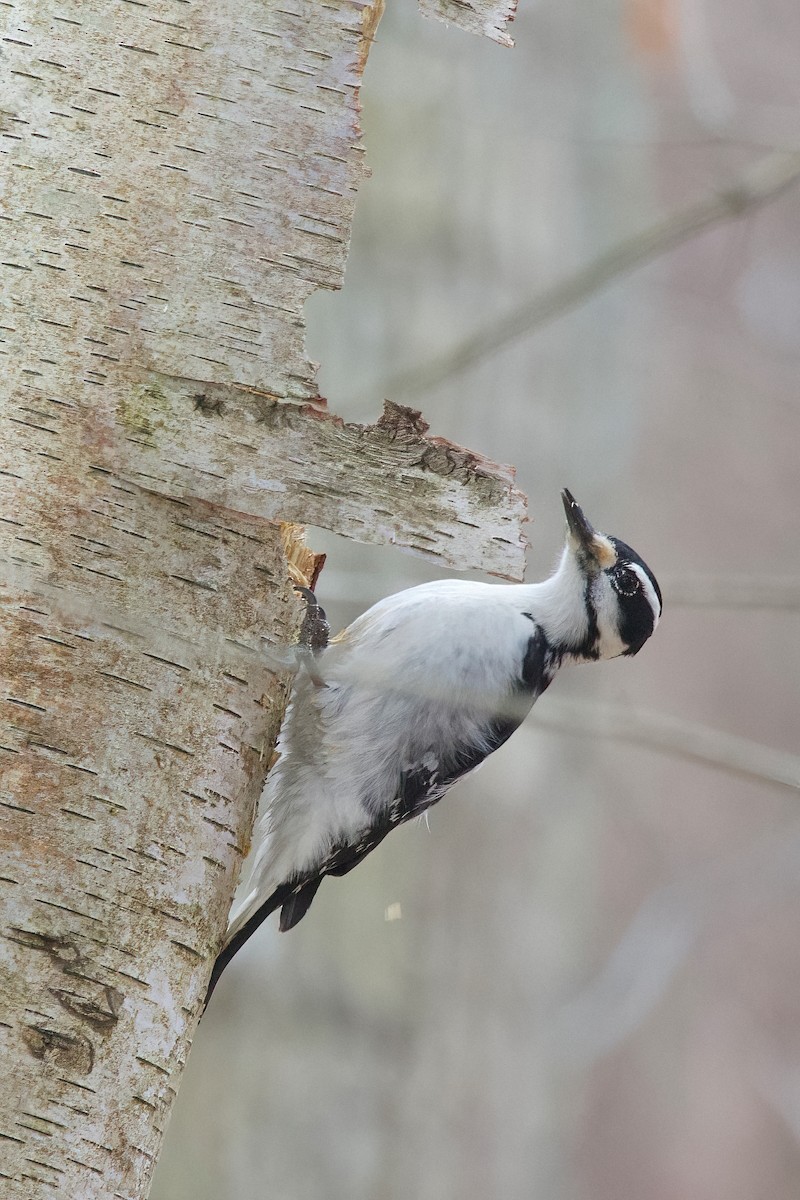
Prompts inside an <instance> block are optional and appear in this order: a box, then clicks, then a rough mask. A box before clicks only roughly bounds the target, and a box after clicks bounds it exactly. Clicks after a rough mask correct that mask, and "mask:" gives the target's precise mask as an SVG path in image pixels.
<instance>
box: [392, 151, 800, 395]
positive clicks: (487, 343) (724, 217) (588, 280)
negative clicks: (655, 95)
mask: <svg viewBox="0 0 800 1200" xmlns="http://www.w3.org/2000/svg"><path fill="white" fill-rule="evenodd" d="M798 180H800V154H797V153H787V152H784V151H782V152H776V153H773V154H769V155H767V156H766V157H764V158H762V159H761V160H760V161H759V162H758V163H756V165H755V166H754V167H751V168H750V169H749V170H747V171H745V172H744V173H743V174H742V175H741V176H739V178H738V179H736V180H734V182H733V183H732V184H731V186H730V187H728V188H724V189H723V190H722V191H719V192H714V193H713V194H712V195H710V196H707V197H706V198H705V199H703V200H699V201H698V202H697V203H696V204H690V205H689V206H688V207H687V208H685V209H683V210H682V211H679V212H676V213H673V214H672V215H671V216H669V217H666V218H665V219H664V220H663V221H660V222H658V223H657V224H655V225H653V226H651V228H650V229H645V230H644V231H643V232H641V233H637V234H634V235H633V236H632V237H630V238H627V239H626V240H625V241H622V242H618V243H617V245H616V246H612V247H611V249H610V250H607V251H605V253H603V254H601V255H600V256H599V257H598V258H596V259H595V260H594V262H591V263H589V264H588V265H587V266H585V267H582V268H581V269H580V270H579V271H577V272H576V273H575V274H574V275H572V276H570V277H569V278H568V279H564V280H562V281H561V282H560V283H557V284H555V285H554V286H553V287H550V288H547V289H546V290H545V291H544V292H541V293H539V295H537V296H533V297H532V298H531V299H530V300H527V301H525V303H524V304H521V305H520V306H519V307H518V308H516V309H514V310H512V311H511V312H510V313H507V314H506V315H505V316H504V317H501V318H500V319H499V320H498V321H496V322H494V324H489V325H487V326H483V327H482V328H481V329H478V330H475V331H473V332H472V333H471V334H470V335H469V337H466V338H464V340H463V341H461V342H459V343H458V344H457V345H455V346H453V347H452V348H451V349H450V350H448V351H446V352H445V353H444V354H441V355H438V356H437V357H435V358H432V359H430V360H429V361H428V362H427V363H423V364H422V365H421V366H418V367H411V368H409V369H408V370H405V371H398V372H397V374H395V375H394V376H392V377H390V378H389V379H388V380H387V381H385V382H384V383H383V384H382V385H381V386H380V388H377V389H375V388H373V389H372V395H373V396H374V395H375V394H377V393H378V392H379V393H380V394H381V395H384V396H392V397H394V398H398V397H403V398H405V399H408V398H409V397H411V396H417V395H421V394H423V393H425V392H427V391H429V390H430V389H431V388H433V387H435V386H436V385H438V384H440V383H442V382H443V381H444V380H445V379H448V378H450V376H452V375H456V374H458V373H459V372H460V371H464V370H465V369H466V368H467V367H471V366H474V364H475V363H477V362H479V361H480V360H481V359H484V358H488V357H489V356H490V355H492V354H495V353H496V352H497V351H498V350H500V349H501V348H502V347H503V346H505V345H507V344H508V343H509V342H512V341H514V340H515V339H516V338H519V337H522V336H523V335H524V334H529V333H531V332H533V330H535V329H538V328H540V327H541V326H543V325H546V324H547V323H548V322H549V321H552V320H554V319H555V318H556V317H560V316H562V315H563V314H564V313H566V312H570V311H571V310H572V309H574V308H577V307H578V306H579V305H580V304H582V303H583V302H584V301H585V300H588V299H589V298H590V297H591V296H593V295H594V294H595V293H596V292H598V291H600V289H601V288H604V287H605V286H606V285H607V284H609V283H611V282H612V281H613V280H614V279H617V278H619V276H620V275H624V274H625V273H626V272H627V271H631V270H633V269H634V268H635V267H639V266H642V265H643V264H645V263H648V262H652V260H653V259H655V258H658V257H659V256H660V255H662V254H665V253H666V252H667V251H669V250H674V249H675V247H676V246H680V245H681V244H682V243H684V242H686V241H689V240H690V239H691V238H693V237H694V236H695V235H696V234H698V233H700V232H701V230H703V229H707V228H708V227H709V226H711V225H718V224H721V223H722V222H724V221H732V220H738V218H740V217H743V216H745V215H746V214H747V213H749V212H752V211H753V209H756V208H759V207H760V206H761V205H763V204H766V203H768V202H769V201H770V200H774V199H775V197H777V196H778V195H780V193H781V192H783V191H784V190H785V189H786V188H789V187H791V186H792V185H793V184H796V183H797V182H798Z"/></svg>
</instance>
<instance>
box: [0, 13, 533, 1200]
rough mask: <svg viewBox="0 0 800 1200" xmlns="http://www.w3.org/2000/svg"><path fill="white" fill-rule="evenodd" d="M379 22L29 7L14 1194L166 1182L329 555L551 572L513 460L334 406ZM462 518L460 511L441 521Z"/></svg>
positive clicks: (16, 315) (331, 16)
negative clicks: (331, 328) (197, 1034)
mask: <svg viewBox="0 0 800 1200" xmlns="http://www.w3.org/2000/svg"><path fill="white" fill-rule="evenodd" d="M380 8H381V3H380V0H376V2H375V3H361V2H358V0H336V2H335V3H326V4H322V3H317V2H314V0H290V2H287V3H283V4H281V5H278V4H277V3H264V2H263V0H236V2H234V0H227V2H226V0H219V2H218V3H213V4H207V5H201V4H194V3H189V2H187V0H152V2H149V3H145V2H144V0H124V2H122V3H109V0H59V2H58V3H57V4H53V3H52V2H51V0H47V2H46V0H16V2H9V3H4V4H3V5H2V6H0V53H1V54H2V59H1V60H0V61H1V62H2V69H1V70H0V133H2V139H0V149H1V150H2V153H3V160H2V162H3V165H2V172H1V173H0V186H1V187H2V210H0V217H1V218H2V219H1V220H0V334H1V335H2V344H1V345H0V349H2V353H3V360H2V361H3V367H2V378H1V379H0V402H1V403H2V414H3V418H4V419H3V433H2V443H1V445H2V460H1V461H0V481H2V501H0V515H1V516H2V520H0V553H2V564H3V580H2V582H3V601H4V613H3V642H2V663H3V691H2V696H0V708H1V709H2V721H1V722H0V772H2V779H1V781H0V815H2V837H3V854H2V866H0V897H2V899H1V900H0V904H2V926H1V927H0V970H2V974H3V982H2V1001H1V1005H2V1008H1V1011H0V1035H2V1047H3V1048H2V1055H3V1068H4V1069H3V1074H4V1080H5V1087H4V1089H3V1092H4V1095H3V1099H2V1102H1V1103H0V1179H2V1181H3V1189H4V1195H8V1196H9V1197H12V1198H15V1200H16V1198H22V1197H25V1198H26V1200H28V1198H30V1197H36V1198H38V1197H40V1196H45V1195H46V1196H51V1195H63V1196H68V1197H70V1198H71V1200H77V1198H81V1200H83V1198H87V1200H91V1198H94V1197H111V1196H113V1197H118V1198H120V1200H139V1198H140V1197H142V1196H144V1195H146V1193H147V1190H148V1186H149V1179H150V1175H151V1172H152V1168H153V1165H154V1162H155V1159H156V1156H157V1153H158V1149H159V1146H160V1143H161V1138H162V1133H163V1128H164V1123H165V1121H166V1118H167V1116H168V1113H169V1109H170V1106H171V1103H172V1100H173V1098H174V1095H175V1091H176V1088H177V1086H178V1082H179V1079H180V1074H181V1071H182V1068H183V1064H184V1062H185V1058H186V1054H187V1052H188V1047H189V1043H190V1039H191V1034H192V1032H193V1029H194V1027H195V1023H196V1019H197V1014H198V1011H199V1002H200V999H201V997H202V995H203V992H204V988H205V983H206V980H207V977H208V973H209V970H210V965H211V961H212V958H213V953H214V951H215V949H216V947H217V946H218V944H219V939H220V937H221V933H222V930H223V927H224V922H225V917H226V913H227V909H228V905H229V901H230V896H231V893H232V890H233V887H234V883H235V878H236V874H237V872H238V868H239V864H240V862H241V858H242V855H243V853H244V852H245V851H246V848H247V846H246V843H247V838H248V836H249V829H250V826H251V822H252V815H253V809H254V805H255V802H256V799H257V796H258V793H259V791H260V788H261V786H262V783H263V778H264V774H265V771H266V767H267V765H268V762H269V758H270V755H271V752H272V749H273V747H274V742H275V738H276V736H277V732H278V728H279V725H280V720H281V716H282V712H283V707H284V704H285V699H286V693H287V687H288V679H287V675H286V672H285V671H282V670H281V669H280V668H279V667H278V666H277V665H276V662H277V660H276V659H275V657H274V656H270V655H269V654H268V653H265V648H266V647H268V646H269V645H275V646H279V647H282V646H285V645H286V644H287V643H291V642H292V641H294V640H295V637H296V634H297V630H298V628H299V624H300V621H301V620H302V616H303V609H302V604H301V602H300V601H299V600H298V599H297V597H296V595H295V594H294V592H293V588H292V583H293V582H303V583H309V584H312V585H313V582H314V579H315V576H316V573H317V570H318V568H319V565H320V564H319V562H318V561H317V560H316V558H315V556H314V555H312V554H311V553H310V552H309V551H307V550H306V549H305V548H304V547H303V545H302V542H301V540H300V536H299V534H298V532H297V531H296V529H295V528H294V527H293V526H292V525H288V524H281V523H279V519H280V518H283V519H285V520H287V519H288V520H308V519H311V520H314V521H315V522H318V523H319V524H323V525H326V526H329V527H331V528H335V529H336V528H338V529H340V530H341V531H343V532H347V533H350V534H351V535H352V536H359V537H364V538H371V539H374V540H384V541H385V540H396V541H398V542H400V543H401V544H404V545H407V546H409V547H411V548H415V549H417V550H419V551H422V552H424V553H426V554H428V555H429V556H431V555H432V556H434V557H440V558H441V560H442V561H443V562H445V563H448V564H452V565H456V564H457V565H460V566H464V567H466V566H483V567H485V568H486V569H490V570H494V571H496V572H498V573H502V574H510V575H518V574H519V572H520V570H521V555H522V547H523V542H524V539H523V536H522V533H521V529H520V526H521V522H522V520H523V519H524V501H523V498H522V497H521V496H520V494H519V493H517V492H515V490H514V488H513V483H512V478H511V475H510V473H509V472H507V471H506V470H505V469H503V468H497V467H494V465H493V464H489V463H485V462H483V461H482V460H480V459H479V458H478V457H477V456H475V455H471V454H469V453H468V452H466V451H462V450H460V449H459V448H457V447H452V446H449V445H448V444H447V443H443V442H441V441H437V440H436V439H428V438H426V437H425V426H424V423H423V422H421V420H420V419H419V417H418V415H417V414H414V413H413V412H411V410H404V409H398V408H396V407H392V406H389V408H387V411H386V413H385V415H384V417H383V418H382V420H381V421H379V422H378V424H377V425H376V426H375V427H368V428H362V427H358V426H348V425H346V424H344V423H343V422H341V421H338V420H337V419H336V418H333V417H332V416H330V414H328V413H327V410H326V408H325V405H324V402H323V401H321V399H320V398H319V396H318V394H317V389H316V385H315V383H314V367H313V364H311V363H309V362H308V361H307V359H306V356H305V349H304V343H303V322H302V308H303V304H304V302H305V300H306V299H307V297H308V295H309V294H310V293H311V292H312V291H313V290H314V288H317V287H328V288H334V287H338V286H340V283H341V277H342V270H343V266H344V257H345V252H346V245H347V240H348V237H349V230H350V222H351V218H352V210H353V203H354V197H355V189H356V186H357V184H358V182H359V181H360V179H361V178H362V175H363V165H362V151H361V147H360V145H359V143H358V137H359V130H358V123H357V111H358V106H357V89H358V86H359V82H360V77H361V72H362V70H363V66H364V62H365V60H366V55H367V51H368V48H369V44H370V41H371V38H372V36H373V34H374V28H375V25H376V23H377V19H378V17H379V15H380ZM428 514H430V515H428Z"/></svg>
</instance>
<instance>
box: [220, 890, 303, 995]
mask: <svg viewBox="0 0 800 1200" xmlns="http://www.w3.org/2000/svg"><path fill="white" fill-rule="evenodd" d="M321 883H322V876H321V875H315V876H313V877H312V878H311V879H302V880H290V881H289V882H288V883H282V884H281V885H280V887H277V888H276V889H275V891H274V892H273V893H272V895H271V896H269V897H268V898H267V899H266V900H265V901H264V903H263V904H260V905H259V906H258V908H256V909H255V911H253V912H252V913H251V914H250V915H249V916H248V915H247V910H248V908H249V907H250V905H251V904H252V902H253V900H254V899H255V896H256V893H255V892H251V894H250V895H249V896H248V897H247V899H246V900H245V901H244V902H243V903H242V904H240V905H239V907H238V909H237V910H236V911H235V912H234V914H233V916H232V918H231V922H230V925H229V927H228V940H227V942H226V943H225V945H224V947H223V948H222V950H220V952H219V954H218V955H217V957H216V960H215V962H214V968H213V970H212V972H211V978H210V979H209V981H208V991H207V992H206V999H205V1003H204V1005H203V1012H205V1010H206V1009H207V1008H208V1002H209V1000H210V999H211V996H212V993H213V991H214V988H215V987H216V986H217V984H218V983H219V979H220V976H221V975H222V972H223V971H224V970H225V968H226V967H227V965H228V963H229V962H230V961H231V959H232V958H233V957H234V955H236V954H238V953H239V951H240V950H241V948H242V946H243V945H244V944H245V942H246V941H248V939H249V938H251V937H252V935H253V934H254V933H255V931H256V930H257V929H258V927H259V925H261V924H262V923H263V922H264V921H266V919H267V917H268V916H269V915H270V913H274V912H275V909H276V908H279V909H280V910H281V917H280V922H279V925H278V928H279V929H280V931H281V933H285V932H286V930H287V929H292V928H293V927H294V926H295V925H296V924H297V922H298V921H299V920H301V918H302V917H304V916H305V915H306V913H307V912H308V909H309V905H310V904H311V901H312V900H313V899H314V896H315V895H316V893H317V888H318V887H319V885H320V884H321Z"/></svg>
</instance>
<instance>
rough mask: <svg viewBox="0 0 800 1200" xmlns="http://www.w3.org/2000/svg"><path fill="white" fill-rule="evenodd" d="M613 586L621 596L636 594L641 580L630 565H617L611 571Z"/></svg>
mask: <svg viewBox="0 0 800 1200" xmlns="http://www.w3.org/2000/svg"><path fill="white" fill-rule="evenodd" d="M611 586H612V587H613V589H614V591H615V592H616V593H617V594H618V595H620V596H634V595H635V594H636V593H637V592H638V590H639V588H640V587H641V580H640V579H639V576H638V575H637V574H636V572H635V571H631V569H630V568H629V567H615V568H614V570H613V571H612V572H611Z"/></svg>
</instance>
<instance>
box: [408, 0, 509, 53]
mask: <svg viewBox="0 0 800 1200" xmlns="http://www.w3.org/2000/svg"><path fill="white" fill-rule="evenodd" d="M517 2H518V0H418V3H419V7H420V11H421V12H422V13H423V14H424V15H425V16H426V17H435V18H436V20H438V21H446V22H447V23H448V24H450V25H458V26H460V28H461V29H466V30H467V31H468V32H469V33H478V34H483V36H484V37H488V38H491V39H492V41H493V42H499V43H500V45H501V46H513V45H514V42H513V41H512V39H511V36H510V35H509V33H508V32H507V30H506V25H510V23H511V22H512V21H513V20H514V17H515V16H516V15H517Z"/></svg>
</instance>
